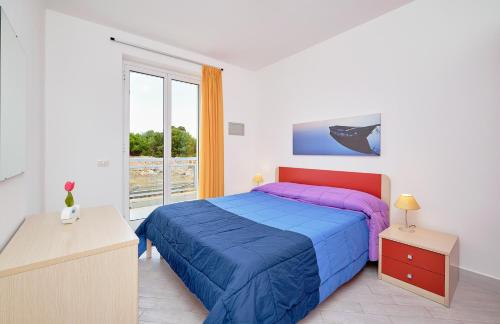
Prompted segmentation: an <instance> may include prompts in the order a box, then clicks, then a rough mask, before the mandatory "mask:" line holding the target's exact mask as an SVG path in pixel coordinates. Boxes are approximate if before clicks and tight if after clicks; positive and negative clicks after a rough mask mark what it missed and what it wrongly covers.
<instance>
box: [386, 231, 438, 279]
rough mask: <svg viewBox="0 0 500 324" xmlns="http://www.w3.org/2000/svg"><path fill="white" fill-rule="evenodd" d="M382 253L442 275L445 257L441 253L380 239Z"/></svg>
mask: <svg viewBox="0 0 500 324" xmlns="http://www.w3.org/2000/svg"><path fill="white" fill-rule="evenodd" d="M382 255H383V256H388V257H390V258H392V259H394V260H398V261H401V262H404V263H406V264H409V265H413V266H416V267H419V268H422V269H425V270H429V271H432V272H435V273H438V274H441V275H444V266H445V263H444V262H445V261H444V260H445V257H444V255H443V254H439V253H436V252H431V251H428V250H424V249H420V248H417V247H414V246H411V245H406V244H403V243H399V242H395V241H391V240H387V239H382Z"/></svg>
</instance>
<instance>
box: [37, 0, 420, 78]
mask: <svg viewBox="0 0 500 324" xmlns="http://www.w3.org/2000/svg"><path fill="white" fill-rule="evenodd" d="M411 1H412V0H267V1H266V0H142V1H137V0H48V1H47V2H48V7H49V8H50V9H53V10H56V11H59V12H62V13H65V14H68V15H71V16H76V17H79V18H82V19H86V20H90V21H93V22H96V23H99V24H102V25H107V26H110V27H113V28H117V29H121V30H123V31H126V32H130V33H133V34H137V35H141V36H144V37H147V38H150V39H153V40H157V41H160V42H164V43H167V44H169V45H173V46H177V47H180V48H183V49H187V50H191V51H194V52H198V53H200V54H204V55H206V56H209V57H212V58H215V59H218V60H221V61H224V62H227V63H231V64H234V65H237V66H240V67H243V68H246V69H250V70H258V69H260V68H262V67H264V66H266V65H269V64H272V63H274V62H276V61H279V60H281V59H283V58H285V57H287V56H290V55H292V54H295V53H297V52H300V51H301V50H303V49H306V48H308V47H310V46H312V45H314V44H317V43H319V42H321V41H324V40H326V39H329V38H331V37H333V36H335V35H338V34H340V33H342V32H344V31H346V30H348V29H350V28H353V27H355V26H357V25H360V24H363V23H365V22H367V21H369V20H371V19H373V18H375V17H377V16H380V15H382V14H384V13H386V12H388V11H391V10H394V9H396V8H398V7H400V6H402V5H404V4H406V3H409V2H411Z"/></svg>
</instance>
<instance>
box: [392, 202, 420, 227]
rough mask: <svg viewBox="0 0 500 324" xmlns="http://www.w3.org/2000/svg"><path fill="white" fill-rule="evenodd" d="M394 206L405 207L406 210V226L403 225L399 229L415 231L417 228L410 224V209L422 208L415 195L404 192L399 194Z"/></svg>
mask: <svg viewBox="0 0 500 324" xmlns="http://www.w3.org/2000/svg"><path fill="white" fill-rule="evenodd" d="M394 206H396V208H399V209H404V211H405V226H404V227H403V226H401V227H399V229H400V230H402V231H405V232H414V231H415V230H413V229H411V228H410V227H409V226H408V211H409V210H417V209H420V205H419V204H418V203H417V201H416V200H415V197H413V195H410V194H402V195H400V196H399V198H398V200H397V201H396V203H395V204H394Z"/></svg>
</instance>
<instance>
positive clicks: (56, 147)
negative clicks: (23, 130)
mask: <svg viewBox="0 0 500 324" xmlns="http://www.w3.org/2000/svg"><path fill="white" fill-rule="evenodd" d="M46 33H47V42H46V69H47V73H46V106H47V110H46V167H45V175H46V182H45V190H46V198H45V202H46V209H47V210H59V209H60V208H61V207H62V206H63V201H64V195H65V193H64V190H63V185H64V182H65V181H66V180H67V179H74V180H76V188H75V199H76V200H77V202H78V203H80V204H81V205H83V206H94V205H101V204H113V205H114V206H116V207H117V208H120V210H121V209H122V206H123V186H124V184H123V182H122V181H123V180H122V175H123V153H122V144H123V134H124V130H123V120H124V117H125V116H124V113H123V112H124V107H123V103H122V98H123V88H122V86H123V84H122V62H123V56H124V55H127V56H133V57H136V58H138V59H140V60H144V61H149V62H153V63H155V64H159V65H162V66H165V67H168V68H170V69H173V70H178V71H182V72H188V73H199V74H200V73H201V72H200V71H201V69H200V67H199V66H195V65H192V64H188V63H183V62H182V61H178V60H173V59H169V58H167V57H164V56H160V55H157V54H152V53H148V52H145V51H142V50H138V49H134V48H130V47H126V46H123V45H119V44H116V43H112V42H111V41H109V37H110V36H115V37H117V38H120V39H123V40H127V41H130V42H133V43H137V44H141V45H143V46H147V47H151V48H155V49H158V50H163V51H166V52H169V53H172V54H176V55H179V56H183V57H187V58H191V59H194V60H198V61H202V62H207V63H209V64H212V65H217V66H223V68H224V72H223V94H224V108H225V121H226V127H227V122H228V121H234V122H244V123H245V124H246V136H244V137H239V136H227V135H226V138H225V166H226V168H225V179H226V182H225V188H226V193H235V192H241V191H245V190H248V189H249V188H250V186H251V177H252V176H253V174H254V173H255V172H256V163H255V162H254V159H255V152H256V150H255V147H256V145H255V144H256V127H255V126H256V117H257V112H256V110H255V108H256V106H257V105H256V102H257V97H256V82H255V81H256V79H255V77H256V76H255V73H252V72H248V71H246V70H243V69H240V68H237V67H233V66H230V65H228V64H225V63H223V62H217V61H214V60H213V59H209V58H206V57H203V56H200V55H197V54H195V53H191V52H187V51H184V50H180V49H177V48H174V47H171V46H168V45H165V44H161V43H158V42H154V41H151V40H147V39H144V38H142V37H138V36H134V35H131V34H127V33H125V32H121V31H118V30H115V29H111V28H108V27H105V26H102V25H98V24H95V23H91V22H88V21H84V20H81V19H77V18H74V17H71V16H67V15H63V14H60V13H57V12H54V11H50V10H48V11H47V16H46ZM226 133H227V132H226ZM97 160H109V161H110V165H109V167H108V168H98V167H97V166H96V161H97Z"/></svg>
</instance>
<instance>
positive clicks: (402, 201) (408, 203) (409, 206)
mask: <svg viewBox="0 0 500 324" xmlns="http://www.w3.org/2000/svg"><path fill="white" fill-rule="evenodd" d="M394 206H396V207H397V208H399V209H405V210H416V209H420V205H419V204H418V202H417V201H416V200H415V197H413V195H410V194H402V195H400V196H399V197H398V200H397V201H396V203H395V204H394Z"/></svg>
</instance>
